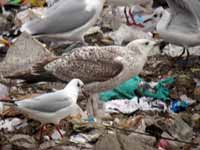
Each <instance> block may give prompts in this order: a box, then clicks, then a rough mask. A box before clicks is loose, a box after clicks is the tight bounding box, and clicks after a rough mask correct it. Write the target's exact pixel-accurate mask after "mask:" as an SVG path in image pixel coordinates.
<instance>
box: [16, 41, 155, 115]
mask: <svg viewBox="0 0 200 150" xmlns="http://www.w3.org/2000/svg"><path fill="white" fill-rule="evenodd" d="M157 45H158V43H156V42H154V41H151V40H147V39H139V40H135V41H133V42H131V43H129V44H128V45H127V46H126V47H121V46H104V47H97V46H88V47H82V48H76V49H74V51H73V52H72V53H71V54H67V55H65V56H62V57H61V58H58V59H56V60H54V61H51V62H48V63H46V64H44V63H39V65H38V66H35V68H34V70H35V73H38V74H39V73H40V72H39V71H40V70H42V72H44V69H45V70H46V71H47V72H48V73H51V74H53V75H54V76H55V77H56V78H58V79H60V80H62V81H70V80H71V79H72V78H74V77H75V78H80V79H81V80H82V81H83V82H84V83H85V84H86V85H85V86H84V91H85V93H90V94H93V96H92V97H93V100H94V103H95V106H96V104H97V103H96V102H97V101H95V100H96V99H97V98H96V96H97V93H99V92H102V91H105V90H109V89H113V88H114V87H116V86H118V85H119V84H120V83H122V82H124V81H126V80H128V79H129V78H131V77H132V76H133V75H137V74H139V73H140V72H141V71H142V69H143V66H144V64H145V62H146V61H147V56H148V55H149V54H150V52H152V51H154V53H158V52H159V50H158V49H157V48H155V49H154V47H155V46H157ZM44 62H45V61H44ZM43 66H44V67H43ZM34 70H33V72H34ZM23 76H24V75H22V74H21V75H20V76H19V74H18V76H17V75H13V77H15V78H23ZM94 111H97V112H94V114H96V115H97V116H98V115H99V113H98V110H97V108H95V110H94Z"/></svg>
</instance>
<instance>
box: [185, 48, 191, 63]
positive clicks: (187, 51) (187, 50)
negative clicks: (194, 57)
mask: <svg viewBox="0 0 200 150" xmlns="http://www.w3.org/2000/svg"><path fill="white" fill-rule="evenodd" d="M186 53H187V55H186V60H187V61H188V59H189V57H190V51H189V49H188V48H187V49H186Z"/></svg>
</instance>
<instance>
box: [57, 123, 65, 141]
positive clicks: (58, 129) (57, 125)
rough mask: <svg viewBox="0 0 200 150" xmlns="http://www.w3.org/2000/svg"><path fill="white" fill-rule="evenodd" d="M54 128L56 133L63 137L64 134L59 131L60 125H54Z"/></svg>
mask: <svg viewBox="0 0 200 150" xmlns="http://www.w3.org/2000/svg"><path fill="white" fill-rule="evenodd" d="M56 130H57V131H58V133H59V134H60V136H61V137H62V138H64V136H63V135H62V133H61V131H60V126H59V125H56Z"/></svg>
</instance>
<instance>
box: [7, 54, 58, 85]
mask: <svg viewBox="0 0 200 150" xmlns="http://www.w3.org/2000/svg"><path fill="white" fill-rule="evenodd" d="M57 58H58V57H56V56H52V57H46V58H44V59H43V60H42V61H39V62H37V63H35V64H34V65H33V66H32V67H31V68H29V69H27V70H24V71H16V72H14V73H12V74H9V75H7V76H4V77H5V78H9V79H22V80H24V81H25V82H26V83H36V82H41V81H50V82H55V81H58V79H57V78H56V77H54V76H53V75H52V74H50V73H48V72H47V71H46V70H45V69H44V67H45V65H46V64H48V63H49V62H51V61H53V60H55V59H57Z"/></svg>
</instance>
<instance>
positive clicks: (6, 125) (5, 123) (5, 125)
mask: <svg viewBox="0 0 200 150" xmlns="http://www.w3.org/2000/svg"><path fill="white" fill-rule="evenodd" d="M23 123H25V122H23V120H21V119H19V118H12V119H10V118H8V119H5V120H0V130H2V129H4V130H7V131H9V132H13V131H15V129H19V128H18V126H19V125H20V126H21V125H22V124H23ZM25 124H26V123H25ZM21 127H23V126H21Z"/></svg>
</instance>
